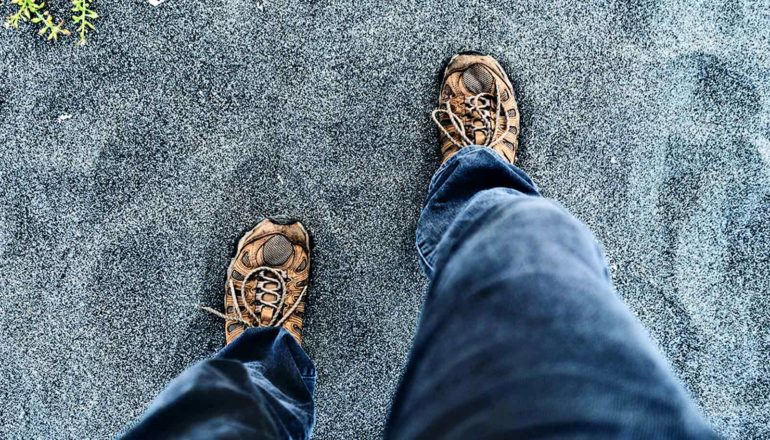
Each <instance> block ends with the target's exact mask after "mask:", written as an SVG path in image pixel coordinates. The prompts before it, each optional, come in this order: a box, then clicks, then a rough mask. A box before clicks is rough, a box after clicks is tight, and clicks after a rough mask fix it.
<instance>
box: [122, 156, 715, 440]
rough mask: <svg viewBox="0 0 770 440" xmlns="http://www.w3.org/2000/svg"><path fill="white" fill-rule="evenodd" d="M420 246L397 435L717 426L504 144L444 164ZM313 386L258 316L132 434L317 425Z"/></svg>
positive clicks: (280, 433)
mask: <svg viewBox="0 0 770 440" xmlns="http://www.w3.org/2000/svg"><path fill="white" fill-rule="evenodd" d="M417 248H418V252H419V254H420V261H421V264H422V267H423V269H424V271H425V273H426V274H427V275H428V277H429V278H431V285H430V289H429V292H428V295H427V297H426V300H425V304H424V306H423V311H422V316H421V322H420V325H419V328H418V329H417V334H416V336H415V340H414V346H413V348H412V352H411V355H410V359H409V362H408V365H407V368H406V371H405V374H404V377H403V378H402V381H401V384H400V386H399V388H398V391H397V393H396V397H395V399H394V402H393V407H392V409H391V413H390V416H389V420H388V424H387V431H386V434H385V436H386V438H387V439H394V440H408V439H511V438H516V439H609V438H612V439H636V438H651V439H709V438H716V437H717V436H716V434H714V432H713V431H712V430H711V427H710V426H709V425H708V423H707V422H706V421H705V420H704V419H703V417H702V416H701V415H700V414H699V412H698V410H697V409H696V408H695V407H694V405H693V403H692V401H691V399H690V398H689V397H688V395H687V393H686V392H685V390H684V388H683V387H682V385H681V384H680V383H679V381H678V380H677V379H676V378H675V377H674V375H673V374H672V372H671V371H670V369H669V367H668V364H667V362H666V361H665V359H664V358H663V357H662V355H661V354H660V353H659V351H658V350H657V348H656V347H655V346H654V345H653V344H652V342H651V341H650V339H649V336H648V335H647V333H646V331H645V330H644V329H643V328H642V326H641V325H640V323H639V322H638V320H637V319H636V318H635V317H634V316H633V315H632V314H631V313H630V312H629V310H628V309H627V308H626V306H625V305H624V304H623V302H622V301H621V299H620V297H619V296H618V295H617V294H616V292H615V291H614V289H613V287H612V282H611V279H610V276H609V271H608V269H607V265H606V263H605V259H604V255H603V252H602V250H601V248H600V246H599V244H598V243H597V241H596V239H595V238H594V237H593V235H592V234H591V232H590V231H589V230H588V229H587V228H586V227H585V226H584V225H583V224H582V223H580V222H579V221H578V220H576V219H575V218H574V217H572V216H571V215H570V214H569V213H567V212H566V211H565V210H564V209H563V208H562V207H560V206H559V205H558V204H556V203H554V202H552V201H550V200H547V199H544V198H542V197H540V195H539V193H538V191H537V188H536V186H535V184H534V183H533V182H532V180H531V179H530V178H529V176H527V175H526V174H525V173H524V172H523V171H521V170H520V169H518V168H517V167H515V166H512V165H510V164H508V163H506V162H505V161H504V160H503V159H502V158H501V157H500V156H498V155H497V153H495V152H493V151H492V150H490V149H488V148H481V147H467V148H464V149H462V150H461V151H460V152H459V153H458V154H456V155H455V156H454V157H452V158H451V159H450V160H449V161H447V162H446V163H445V164H444V165H442V166H441V168H440V169H439V170H438V171H437V173H436V175H435V176H434V177H433V179H432V181H431V185H430V189H429V193H428V197H427V201H426V203H425V207H424V209H423V210H422V213H421V216H420V222H419V225H418V230H417ZM314 387H315V369H314V367H313V364H312V362H311V361H310V359H308V357H307V355H305V353H304V352H303V351H302V349H301V348H300V346H299V345H298V344H297V343H296V341H294V339H293V338H292V337H291V336H290V335H289V334H288V333H286V332H285V331H283V330H280V331H279V330H278V329H274V328H263V329H249V330H248V331H247V332H246V333H245V334H244V335H242V336H241V337H239V338H238V339H237V340H236V341H235V342H233V344H231V345H230V346H228V347H226V348H224V349H223V350H222V351H221V352H219V354H217V355H216V357H215V358H214V359H211V360H207V361H204V362H201V363H199V364H197V365H196V366H193V367H191V368H190V369H188V370H187V371H185V372H184V373H182V375H180V376H179V377H178V378H177V379H176V380H174V381H173V382H172V383H171V384H170V385H169V386H168V388H167V389H166V390H165V391H163V393H161V395H160V396H158V398H157V399H156V400H155V402H154V403H153V404H152V405H151V406H150V407H149V408H148V409H147V412H146V413H145V415H144V416H143V418H142V419H141V420H140V421H139V423H138V425H137V426H136V427H134V429H133V430H132V431H130V432H129V433H128V435H127V437H126V438H130V439H147V438H153V439H155V438H193V439H213V438H218V439H220V438H227V439H230V438H232V439H235V438H238V439H240V438H254V439H264V438H294V439H304V438H307V437H308V436H309V435H310V432H311V430H312V426H313V421H314V406H313V400H312V395H313V389H314Z"/></svg>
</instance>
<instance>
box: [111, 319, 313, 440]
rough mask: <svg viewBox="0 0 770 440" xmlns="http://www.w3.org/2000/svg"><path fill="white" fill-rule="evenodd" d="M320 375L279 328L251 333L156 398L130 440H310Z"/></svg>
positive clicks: (288, 335) (195, 368)
mask: <svg viewBox="0 0 770 440" xmlns="http://www.w3.org/2000/svg"><path fill="white" fill-rule="evenodd" d="M314 388H315V368H314V367H313V363H312V362H311V361H310V359H309V358H308V357H307V355H306V354H305V352H304V351H303V350H302V348H301V347H300V346H299V344H298V343H297V341H296V340H295V339H294V338H293V337H292V336H291V335H290V334H289V333H288V332H286V331H285V330H283V329H281V328H277V327H263V328H250V329H247V330H246V331H245V332H244V333H243V334H242V335H240V336H239V337H238V338H236V339H235V340H234V341H233V342H232V343H231V344H229V345H227V346H226V347H225V348H224V349H222V350H221V351H220V352H219V353H217V355H216V356H214V358H212V359H209V360H206V361H203V362H200V363H198V364H196V365H194V366H192V367H190V368H188V369H187V370H185V371H184V372H183V373H182V374H181V375H180V376H179V377H177V378H176V379H175V380H174V381H173V382H171V383H170V384H169V385H168V387H167V388H166V389H165V390H164V391H163V392H162V393H161V394H160V395H158V397H156V398H155V400H154V401H153V403H152V404H151V405H150V406H149V407H148V408H147V410H146V412H145V413H144V415H143V416H142V418H141V419H140V420H139V422H138V424H137V425H136V426H134V427H133V428H132V429H131V430H130V431H129V432H128V433H127V434H126V435H125V437H124V438H125V439H137V440H138V439H149V438H158V439H173V438H179V439H182V438H184V439H201V440H203V439H207V440H208V439H241V438H260V439H262V438H264V439H288V438H292V439H307V438H310V432H311V430H312V427H313V422H314V405H313V391H314Z"/></svg>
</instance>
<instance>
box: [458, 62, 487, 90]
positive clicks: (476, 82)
mask: <svg viewBox="0 0 770 440" xmlns="http://www.w3.org/2000/svg"><path fill="white" fill-rule="evenodd" d="M462 79H463V85H464V86H465V87H466V88H467V89H468V90H469V91H470V92H471V93H476V94H479V93H489V92H491V91H492V84H493V83H494V78H493V77H492V72H490V71H489V69H487V68H486V67H484V65H482V64H474V65H472V66H470V67H469V68H467V69H466V70H465V71H464V72H463V75H462Z"/></svg>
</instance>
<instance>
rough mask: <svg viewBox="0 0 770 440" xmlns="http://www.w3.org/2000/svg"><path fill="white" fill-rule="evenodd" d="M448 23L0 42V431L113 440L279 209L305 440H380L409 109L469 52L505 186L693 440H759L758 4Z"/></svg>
mask: <svg viewBox="0 0 770 440" xmlns="http://www.w3.org/2000/svg"><path fill="white" fill-rule="evenodd" d="M55 3H56V2H55V1H54V4H55ZM470 3H472V4H468V2H446V1H438V0H430V1H408V2H398V4H397V5H396V4H394V2H377V1H374V0H357V1H355V2H352V1H350V2H348V1H344V2H343V1H335V2H329V1H288V0H287V1H280V2H273V1H268V2H266V3H265V4H264V8H263V9H261V10H260V8H259V7H258V2H257V1H256V0H226V1H224V2H198V1H182V0H169V1H167V2H166V3H164V4H162V5H161V6H160V7H157V8H155V7H152V6H150V5H149V4H147V3H145V2H142V1H138V0H135V1H114V2H103V3H98V8H99V10H100V12H101V13H102V15H103V18H102V19H101V20H100V21H99V22H98V24H99V32H98V33H97V34H96V35H95V36H94V38H93V40H92V42H91V44H90V45H89V46H86V47H84V48H77V47H73V46H72V45H70V44H60V45H53V46H52V45H47V44H45V43H43V42H41V41H40V40H39V39H37V38H34V36H33V35H32V34H31V32H30V31H29V30H27V31H24V32H11V31H7V30H3V31H2V43H0V69H2V72H1V74H0V136H1V139H2V143H3V147H2V148H1V149H0V183H1V184H2V186H0V188H2V191H0V225H1V226H0V273H1V274H2V276H1V277H0V323H1V324H2V325H0V341H1V342H0V367H1V368H0V420H2V422H0V438H8V439H16V438H19V439H20V438H41V439H42V438H46V439H48V438H76V439H80V438H95V439H101V438H109V437H111V436H113V435H115V434H116V433H118V432H120V430H121V429H122V428H123V427H124V426H125V425H126V424H127V423H129V422H131V421H132V420H134V419H135V418H136V417H137V416H138V415H139V414H140V413H141V411H142V408H143V407H144V406H145V405H146V404H147V403H148V402H149V401H150V400H151V399H152V397H153V396H154V395H155V394H156V393H157V392H158V391H160V390H161V389H162V388H163V385H164V384H165V383H166V382H167V381H169V380H170V379H171V378H173V377H174V376H175V375H176V374H178V373H179V372H180V371H181V370H182V369H184V368H185V367H186V366H187V365H190V364H191V363H194V362H196V361H197V360H200V359H203V358H205V357H206V356H207V355H209V354H210V353H212V352H214V351H215V350H216V349H217V348H218V347H220V346H221V343H222V338H223V336H222V332H221V322H219V321H217V320H216V319H215V318H212V317H210V316H206V315H203V314H201V313H199V312H197V311H195V310H194V309H193V305H194V304H196V303H207V304H213V305H218V304H219V303H220V301H221V298H220V295H221V291H222V290H221V289H222V285H223V281H224V273H225V266H226V264H227V262H228V260H229V258H231V254H232V252H233V250H234V246H235V243H236V240H237V239H238V237H239V236H240V235H241V234H242V233H243V232H244V231H246V230H248V229H250V228H251V227H252V226H253V225H254V224H255V223H256V222H257V221H258V219H259V218H260V217H261V216H265V215H272V214H282V213H286V214H294V215H297V216H300V217H301V218H302V219H304V221H305V223H306V224H307V226H308V227H309V229H310V230H311V231H312V233H313V234H314V235H315V241H316V248H315V250H314V258H315V267H314V272H313V280H312V292H311V298H312V299H311V303H310V315H309V319H308V323H307V324H308V325H307V329H306V334H307V350H308V352H309V353H310V355H311V357H312V358H313V359H314V360H315V361H316V363H317V366H318V369H319V388H318V392H317V401H318V424H317V427H316V431H315V432H316V438H318V439H352V438H377V437H378V436H379V435H380V433H381V431H382V426H383V423H384V418H385V415H386V411H387V407H388V400H389V398H390V396H391V395H392V393H393V391H394V388H395V385H396V383H397V380H398V374H399V371H400V369H401V368H402V367H403V365H404V361H405V359H406V356H407V351H408V347H409V341H410V338H411V335H412V333H413V331H414V329H415V326H416V323H417V318H418V313H419V307H420V303H421V299H422V294H423V291H424V289H425V286H426V282H425V280H424V279H423V277H422V276H421V274H420V273H419V270H418V266H417V260H416V255H415V251H414V249H413V236H414V229H415V224H416V221H417V216H418V213H419V209H420V203H421V201H422V198H423V195H424V192H425V189H426V186H427V184H428V180H429V179H430V176H431V173H432V172H433V171H434V169H435V168H436V166H437V160H438V156H437V153H436V151H435V150H436V141H435V133H434V129H433V127H432V126H431V123H430V121H429V116H428V114H429V111H430V110H431V108H432V106H433V102H434V99H435V97H436V95H437V76H438V73H439V68H440V66H441V63H442V61H443V60H444V59H445V58H447V57H448V56H450V55H451V54H452V53H454V52H457V51H460V50H463V49H469V48H475V49H480V50H484V51H488V52H491V53H493V54H496V55H497V56H498V57H499V58H500V59H501V60H502V61H503V62H504V63H505V64H506V65H507V66H508V68H509V70H510V72H511V75H512V77H513V79H514V82H515V84H516V86H517V88H518V90H519V94H520V98H521V107H522V109H523V153H522V160H521V166H522V168H524V169H525V170H526V171H528V172H530V173H531V174H532V176H533V177H534V178H535V180H536V181H537V182H538V183H539V185H540V187H541V188H542V190H543V191H544V193H545V194H546V195H548V196H549V197H552V198H554V199H556V200H558V201H560V202H561V203H563V204H564V205H566V206H567V207H568V208H570V209H571V210H572V211H573V212H574V213H575V215H577V216H578V217H579V218H581V219H582V220H583V221H585V222H586V223H587V224H588V225H590V226H591V227H592V228H593V229H594V231H595V232H596V234H597V235H598V236H599V238H600V239H601V240H602V242H603V243H604V245H605V247H606V250H607V253H608V256H609V258H610V261H611V266H612V269H613V272H614V277H615V281H616V284H617V288H618V290H619V292H620V294H621V295H622V296H623V297H624V298H625V299H626V300H627V302H628V304H629V306H630V307H631V309H632V310H633V311H634V313H635V314H637V315H638V316H639V318H640V319H641V320H642V321H643V322H644V323H645V324H646V325H647V326H648V327H649V329H650V332H651V333H652V336H653V337H654V339H655V340H656V341H657V343H659V344H660V346H661V347H662V349H663V351H664V352H665V353H666V354H667V355H668V357H669V358H670V360H671V363H672V365H673V367H674V369H675V370H676V372H677V373H678V374H679V375H680V377H681V378H682V379H683V381H684V382H685V384H686V386H687V388H688V389H689V390H690V391H691V392H692V393H693V394H694V396H695V398H696V400H697V402H698V404H699V405H700V406H701V407H702V408H703V410H704V411H705V412H706V413H707V415H708V417H709V418H710V420H712V421H713V423H714V424H715V425H716V426H717V428H718V430H719V431H720V432H722V433H723V434H725V435H726V436H728V437H730V438H734V439H739V438H740V439H746V438H761V437H765V438H767V437H768V436H770V428H768V426H770V379H769V378H770V361H769V359H770V322H768V321H769V320H768V311H769V310H770V297H768V295H767V294H768V292H770V275H768V268H769V267H770V261H769V259H770V203H769V202H770V102H769V99H770V13H768V11H770V2H768V1H767V0H762V1H748V0H747V1H744V0H727V1H723V2H697V4H695V2H690V1H686V0H659V1H644V2H631V1H628V2H611V3H606V2H593V1H588V2H577V1H545V0H524V1H517V2H512V3H513V4H511V5H505V6H503V5H501V4H499V3H497V2H488V1H474V2H470ZM0 10H2V11H4V13H5V12H7V11H9V10H10V9H9V6H8V4H7V2H6V3H5V4H3V5H0ZM62 115H71V116H72V117H71V118H70V119H66V120H61V121H59V117H60V116H62ZM62 119H65V118H62Z"/></svg>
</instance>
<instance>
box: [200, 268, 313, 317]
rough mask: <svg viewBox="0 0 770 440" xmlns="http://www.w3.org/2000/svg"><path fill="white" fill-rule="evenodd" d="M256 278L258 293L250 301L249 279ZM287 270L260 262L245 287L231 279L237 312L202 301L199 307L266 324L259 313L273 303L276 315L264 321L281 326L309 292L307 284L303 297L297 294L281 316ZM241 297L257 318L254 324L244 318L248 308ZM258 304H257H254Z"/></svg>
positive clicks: (249, 274)
mask: <svg viewBox="0 0 770 440" xmlns="http://www.w3.org/2000/svg"><path fill="white" fill-rule="evenodd" d="M251 278H254V279H255V280H256V285H255V286H254V289H255V290H256V297H255V299H254V301H253V302H252V303H251V304H249V302H248V301H247V300H246V283H247V282H248V281H249V280H250V279H251ZM286 280H287V276H286V272H285V271H283V270H280V269H274V268H272V267H268V266H260V267H257V268H254V269H252V270H251V271H249V272H248V273H247V274H246V275H245V276H244V277H243V281H241V288H240V289H236V288H235V282H234V281H233V280H232V279H230V281H229V283H228V284H227V286H228V290H229V294H230V296H231V297H232V299H233V308H234V309H235V315H233V314H229V315H227V314H224V313H222V312H220V311H218V310H214V309H212V308H211V307H207V306H204V305H202V304H199V305H198V308H199V309H201V310H203V311H206V312H209V313H211V314H212V315H216V316H218V317H220V318H222V319H224V320H225V321H235V322H239V323H241V324H244V325H245V326H247V327H258V326H262V324H261V319H260V316H259V314H260V313H261V310H262V307H269V308H271V309H273V310H274V313H273V319H272V320H271V321H270V322H269V323H267V324H264V326H268V327H277V326H280V325H282V324H283V323H284V321H286V320H287V319H288V318H289V316H291V315H292V313H294V311H295V310H296V309H297V307H298V306H299V304H300V302H302V297H303V296H304V295H305V291H306V290H307V287H305V288H304V289H302V292H300V295H299V297H298V298H297V301H295V302H294V304H293V305H292V307H291V309H289V310H287V311H286V312H285V313H283V314H282V315H281V318H280V319H278V317H279V314H280V311H281V309H282V308H283V305H284V301H285V299H286ZM265 295H270V296H272V297H273V298H274V299H266V298H265ZM239 298H240V300H241V303H242V304H243V308H244V309H245V312H246V313H248V315H249V316H251V318H252V319H253V320H254V322H255V323H256V325H255V324H252V323H251V322H250V321H247V320H246V319H244V318H243V316H244V311H243V310H241V303H239V302H238V299H239ZM252 306H254V307H252Z"/></svg>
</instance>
